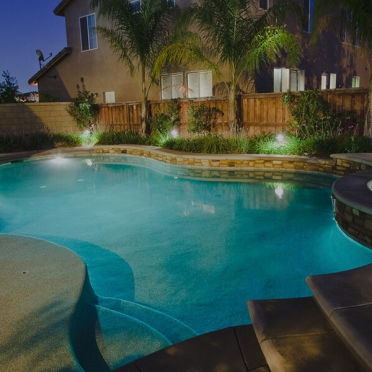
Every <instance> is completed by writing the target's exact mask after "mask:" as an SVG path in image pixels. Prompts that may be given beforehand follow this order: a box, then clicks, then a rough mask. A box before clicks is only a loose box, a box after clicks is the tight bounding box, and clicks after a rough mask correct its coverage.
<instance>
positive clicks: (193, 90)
mask: <svg viewBox="0 0 372 372" xmlns="http://www.w3.org/2000/svg"><path fill="white" fill-rule="evenodd" d="M192 77H193V78H196V79H197V86H192V84H191V78H192ZM202 79H204V81H206V82H207V83H208V81H207V80H209V81H210V84H208V86H207V87H206V88H205V85H203V84H201V82H202ZM186 81H187V98H206V97H212V96H213V77H212V71H211V70H201V71H189V72H187V73H186ZM203 87H204V89H203Z"/></svg>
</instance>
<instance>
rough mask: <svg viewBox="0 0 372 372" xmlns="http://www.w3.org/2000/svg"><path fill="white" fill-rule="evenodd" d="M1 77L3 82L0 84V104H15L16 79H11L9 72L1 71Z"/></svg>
mask: <svg viewBox="0 0 372 372" xmlns="http://www.w3.org/2000/svg"><path fill="white" fill-rule="evenodd" d="M2 77H3V78H4V81H2V82H1V83H0V103H14V102H16V94H17V93H18V89H19V87H18V82H17V79H16V78H14V77H11V76H10V73H9V71H3V73H2Z"/></svg>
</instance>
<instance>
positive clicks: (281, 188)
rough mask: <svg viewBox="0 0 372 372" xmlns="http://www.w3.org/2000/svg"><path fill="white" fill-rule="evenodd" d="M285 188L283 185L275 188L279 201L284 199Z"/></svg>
mask: <svg viewBox="0 0 372 372" xmlns="http://www.w3.org/2000/svg"><path fill="white" fill-rule="evenodd" d="M283 193H284V191H283V187H282V185H278V186H277V187H275V194H276V195H278V197H279V199H281V198H282V197H283Z"/></svg>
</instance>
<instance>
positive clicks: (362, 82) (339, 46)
mask: <svg viewBox="0 0 372 372" xmlns="http://www.w3.org/2000/svg"><path fill="white" fill-rule="evenodd" d="M140 1H141V0H132V2H133V5H134V6H138V5H139V2H140ZM175 1H176V3H177V5H179V6H180V7H184V6H187V5H188V4H189V3H190V2H191V1H193V0H175ZM273 1H275V0H257V7H258V9H259V10H258V11H261V12H262V11H265V10H266V9H267V8H268V7H270V6H271V5H272V3H273ZM299 1H301V2H303V6H304V7H305V11H306V12H307V14H308V22H305V25H304V26H303V29H299V28H298V27H295V26H293V27H291V31H292V32H293V33H296V34H297V35H298V37H299V38H300V40H301V43H302V47H303V54H304V57H303V59H302V61H301V63H300V65H299V66H298V68H295V69H289V68H287V66H286V64H285V61H283V62H282V64H280V62H278V64H277V65H276V66H273V67H272V68H270V69H265V70H263V71H261V73H259V74H257V75H256V77H255V84H254V85H250V86H248V87H242V88H243V89H242V90H243V92H245V93H246V92H249V90H255V91H257V92H273V91H278V92H280V91H287V90H288V89H291V90H292V91H297V90H303V89H306V88H318V89H330V88H331V89H332V88H351V87H358V86H360V87H363V86H364V87H366V86H368V71H367V69H366V63H365V61H364V59H363V58H362V57H361V56H360V51H359V48H358V46H356V45H353V43H352V42H351V41H350V40H348V38H347V35H341V36H340V37H339V38H338V37H335V36H332V35H328V36H326V37H325V38H323V39H322V41H321V42H320V43H318V44H317V46H316V47H315V48H310V47H309V39H310V36H311V17H312V6H313V2H314V0H299ZM54 13H55V15H56V16H60V17H64V18H65V24H66V36H67V46H66V47H65V48H64V49H63V50H61V52H59V53H58V54H57V55H56V56H54V58H52V59H51V60H50V61H49V62H48V63H46V64H45V66H43V67H42V68H41V69H40V70H39V71H38V72H36V73H35V75H34V76H32V77H31V78H30V80H29V84H30V85H37V86H38V90H39V94H40V96H41V97H43V95H45V94H46V95H49V96H52V97H55V98H58V99H59V100H61V101H69V100H70V98H71V97H74V96H76V84H78V83H79V81H80V78H81V77H83V78H84V80H85V85H86V87H87V89H88V90H89V91H90V92H93V93H97V102H98V103H113V102H127V101H139V100H140V91H139V88H138V85H137V82H136V81H135V80H134V79H133V78H131V77H130V76H129V74H128V72H127V70H126V67H125V66H124V64H123V63H121V62H119V61H118V57H117V55H115V54H114V53H113V52H112V51H111V50H110V48H109V45H108V42H107V41H105V40H104V39H103V38H102V37H101V36H100V35H99V34H97V33H95V32H94V27H95V26H96V25H98V24H100V25H103V24H105V23H106V22H107V20H105V19H103V18H102V17H99V16H98V14H97V13H96V11H95V10H94V9H92V8H91V7H90V0H62V1H61V2H60V3H59V4H58V5H57V6H56V8H55V9H54ZM288 23H289V24H290V23H291V20H289V22H288ZM216 83H217V81H216V79H215V77H214V76H213V75H212V73H211V71H194V70H190V71H175V72H174V73H172V74H168V75H164V76H162V78H161V86H160V87H159V86H154V87H153V88H152V90H151V92H150V95H149V99H150V100H159V99H169V98H176V97H181V98H182V97H183V98H198V97H201V98H203V97H210V96H214V95H218V94H219V93H218V90H217V89H216V86H217V84H216ZM179 87H182V88H183V89H179Z"/></svg>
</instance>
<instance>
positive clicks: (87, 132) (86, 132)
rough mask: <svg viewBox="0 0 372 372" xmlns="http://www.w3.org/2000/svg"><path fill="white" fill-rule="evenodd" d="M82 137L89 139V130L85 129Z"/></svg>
mask: <svg viewBox="0 0 372 372" xmlns="http://www.w3.org/2000/svg"><path fill="white" fill-rule="evenodd" d="M83 136H85V137H89V136H90V130H89V129H86V130H85V131H84V132H83Z"/></svg>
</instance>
